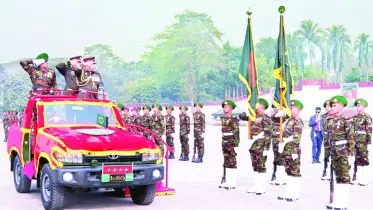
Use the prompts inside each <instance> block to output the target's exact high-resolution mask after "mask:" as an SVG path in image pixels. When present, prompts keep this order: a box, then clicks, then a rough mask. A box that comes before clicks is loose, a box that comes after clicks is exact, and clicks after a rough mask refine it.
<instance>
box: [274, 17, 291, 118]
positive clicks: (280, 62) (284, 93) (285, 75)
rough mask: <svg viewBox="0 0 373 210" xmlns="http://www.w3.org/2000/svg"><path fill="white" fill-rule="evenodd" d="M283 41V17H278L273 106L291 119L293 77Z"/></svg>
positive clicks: (285, 44)
mask: <svg viewBox="0 0 373 210" xmlns="http://www.w3.org/2000/svg"><path fill="white" fill-rule="evenodd" d="M289 57H290V56H289V51H288V48H287V43H286V39H285V27H284V16H283V15H282V14H281V15H280V33H279V35H278V38H277V51H276V60H275V66H274V77H275V78H276V86H275V95H274V100H273V105H274V106H275V107H278V108H280V109H281V108H282V110H283V111H284V112H285V113H286V115H288V116H289V117H291V111H290V103H291V102H290V100H291V96H292V95H293V92H294V88H293V84H294V83H293V77H292V75H291V68H290V58H289Z"/></svg>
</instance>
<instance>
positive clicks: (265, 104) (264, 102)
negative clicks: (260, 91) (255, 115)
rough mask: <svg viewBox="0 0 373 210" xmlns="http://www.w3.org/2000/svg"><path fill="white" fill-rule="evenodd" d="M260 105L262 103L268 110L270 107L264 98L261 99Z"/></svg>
mask: <svg viewBox="0 0 373 210" xmlns="http://www.w3.org/2000/svg"><path fill="white" fill-rule="evenodd" d="M259 103H260V104H263V105H264V107H265V109H267V108H268V106H269V104H268V101H267V100H265V99H264V98H259Z"/></svg>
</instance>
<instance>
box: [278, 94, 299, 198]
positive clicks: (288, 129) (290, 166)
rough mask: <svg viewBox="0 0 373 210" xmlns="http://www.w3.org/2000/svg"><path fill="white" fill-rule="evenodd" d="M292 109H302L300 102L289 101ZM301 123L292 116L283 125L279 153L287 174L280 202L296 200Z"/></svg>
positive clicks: (297, 118) (297, 194) (297, 193)
mask: <svg viewBox="0 0 373 210" xmlns="http://www.w3.org/2000/svg"><path fill="white" fill-rule="evenodd" d="M291 106H292V107H298V108H299V109H300V110H302V109H303V104H302V102H300V101H298V100H291ZM303 127H304V124H303V121H302V119H301V118H300V117H299V116H297V117H295V116H292V118H289V119H288V120H287V121H286V122H285V123H284V137H283V140H284V143H282V144H280V145H279V147H281V148H280V152H281V150H283V151H282V155H283V157H284V160H285V172H286V174H287V183H286V185H287V186H286V192H285V194H283V195H282V196H278V199H280V200H287V201H290V202H292V201H296V200H298V196H299V190H300V178H301V173H300V160H301V148H300V141H301V138H302V131H303Z"/></svg>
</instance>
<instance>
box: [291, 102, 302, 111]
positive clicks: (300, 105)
mask: <svg viewBox="0 0 373 210" xmlns="http://www.w3.org/2000/svg"><path fill="white" fill-rule="evenodd" d="M291 105H292V106H296V107H299V108H300V110H302V109H303V103H302V102H300V101H299V100H291Z"/></svg>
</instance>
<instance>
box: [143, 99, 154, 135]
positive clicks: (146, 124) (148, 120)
mask: <svg viewBox="0 0 373 210" xmlns="http://www.w3.org/2000/svg"><path fill="white" fill-rule="evenodd" d="M142 110H143V115H142V116H141V117H140V125H141V127H143V128H146V129H150V126H151V120H152V116H151V115H150V114H149V111H150V110H151V107H150V106H149V105H144V106H143V107H142ZM143 135H144V136H145V137H146V138H150V133H149V132H146V131H144V132H143Z"/></svg>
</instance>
